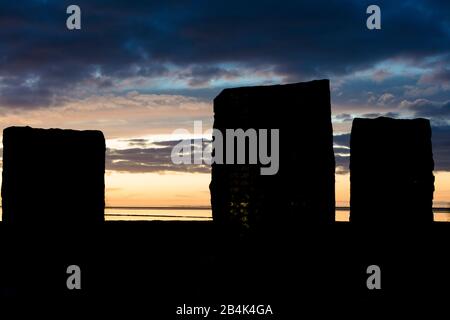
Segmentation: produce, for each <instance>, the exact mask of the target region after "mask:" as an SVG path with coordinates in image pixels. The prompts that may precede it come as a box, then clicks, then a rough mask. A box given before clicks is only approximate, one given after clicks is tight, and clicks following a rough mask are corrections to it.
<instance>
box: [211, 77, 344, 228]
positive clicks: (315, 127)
mask: <svg viewBox="0 0 450 320" xmlns="http://www.w3.org/2000/svg"><path fill="white" fill-rule="evenodd" d="M214 128H215V129H218V130H220V131H221V132H222V133H223V134H224V135H225V130H226V129H238V128H241V129H243V130H247V129H251V128H254V129H279V134H280V154H279V170H278V173H277V174H275V175H261V172H260V167H261V165H260V164H257V165H248V164H246V165H236V164H235V165H231V164H227V165H223V164H213V166H212V181H211V185H210V190H211V204H212V210H213V219H214V221H215V222H216V223H217V225H220V226H230V227H236V226H238V228H241V231H242V228H243V229H246V230H262V229H260V228H269V229H271V230H274V229H273V228H275V226H280V227H282V229H283V228H284V227H287V226H291V227H295V226H296V225H298V224H302V223H306V224H307V223H314V224H315V223H331V222H333V221H334V210H335V194H334V170H335V160H334V154H333V135H332V125H331V109H330V89H329V81H328V80H318V81H311V82H305V83H296V84H288V85H275V86H260V87H243V88H235V89H225V90H223V91H222V92H221V93H220V94H219V95H218V96H217V97H216V98H215V99H214ZM269 136H270V135H269ZM226 140H227V139H226V137H224V144H226ZM246 149H247V151H248V146H247V148H246ZM224 155H225V157H226V152H224Z"/></svg>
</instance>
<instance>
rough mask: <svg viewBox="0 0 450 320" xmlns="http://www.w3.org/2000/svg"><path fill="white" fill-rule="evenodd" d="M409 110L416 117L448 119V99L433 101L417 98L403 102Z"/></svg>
mask: <svg viewBox="0 0 450 320" xmlns="http://www.w3.org/2000/svg"><path fill="white" fill-rule="evenodd" d="M405 105H406V106H407V107H408V109H409V110H411V111H413V112H414V114H415V116H416V117H426V118H432V119H433V120H437V121H439V120H450V100H448V101H445V102H434V101H429V100H427V99H418V100H415V101H413V102H405Z"/></svg>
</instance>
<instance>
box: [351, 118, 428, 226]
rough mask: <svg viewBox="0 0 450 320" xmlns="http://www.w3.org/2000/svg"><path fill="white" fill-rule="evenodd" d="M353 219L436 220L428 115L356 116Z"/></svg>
mask: <svg viewBox="0 0 450 320" xmlns="http://www.w3.org/2000/svg"><path fill="white" fill-rule="evenodd" d="M350 147H351V156H350V175H351V177H350V179H351V200H350V210H351V212H350V221H351V222H352V223H367V224H385V225H386V226H387V225H389V224H409V223H413V224H416V223H417V224H420V223H427V222H431V221H433V212H432V206H433V192H434V176H433V167H434V162H433V153H432V145H431V127H430V122H429V121H428V120H426V119H413V120H400V119H391V118H385V117H381V118H377V119H361V118H356V119H355V120H354V121H353V127H352V133H351V140H350Z"/></svg>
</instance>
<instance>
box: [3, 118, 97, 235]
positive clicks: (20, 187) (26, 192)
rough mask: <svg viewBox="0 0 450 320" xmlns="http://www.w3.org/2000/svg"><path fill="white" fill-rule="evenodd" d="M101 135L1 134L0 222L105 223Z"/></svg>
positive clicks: (11, 130) (17, 131) (8, 131)
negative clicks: (0, 218) (0, 187)
mask: <svg viewBox="0 0 450 320" xmlns="http://www.w3.org/2000/svg"><path fill="white" fill-rule="evenodd" d="M104 173H105V138H104V137H103V133H102V132H101V131H75V130H61V129H48V130H46V129H33V128H30V127H9V128H6V129H5V130H3V181H2V207H3V221H4V222H5V223H15V224H29V225H34V224H39V225H46V226H52V225H55V226H59V225H61V224H66V225H81V224H93V223H98V222H102V221H104V206H105V181H104Z"/></svg>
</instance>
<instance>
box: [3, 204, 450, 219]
mask: <svg viewBox="0 0 450 320" xmlns="http://www.w3.org/2000/svg"><path fill="white" fill-rule="evenodd" d="M0 212H1V207H0ZM349 214H350V211H349V210H348V208H337V209H336V221H348V218H349ZM105 220H106V221H119V220H128V221H143V220H144V221H155V220H162V221H192V220H194V221H211V220H212V218H211V208H201V207H186V208H176V207H167V208H165V207H152V208H136V207H121V208H106V209H105ZM434 220H435V221H440V222H450V208H441V209H438V208H436V209H435V210H434ZM0 221H1V215H0Z"/></svg>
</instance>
